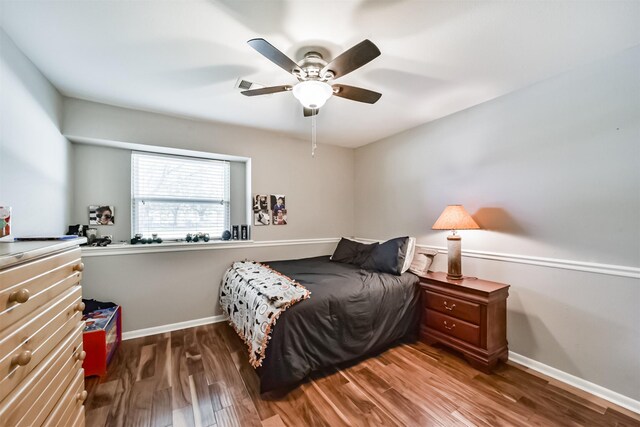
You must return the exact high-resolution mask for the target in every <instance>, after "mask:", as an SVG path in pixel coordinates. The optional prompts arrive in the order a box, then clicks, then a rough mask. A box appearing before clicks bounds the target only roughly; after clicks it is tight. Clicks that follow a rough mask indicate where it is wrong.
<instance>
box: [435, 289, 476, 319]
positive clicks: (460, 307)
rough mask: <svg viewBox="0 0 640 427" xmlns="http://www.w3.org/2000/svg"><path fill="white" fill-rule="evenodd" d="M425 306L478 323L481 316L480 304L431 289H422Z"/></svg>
mask: <svg viewBox="0 0 640 427" xmlns="http://www.w3.org/2000/svg"><path fill="white" fill-rule="evenodd" d="M424 298H425V303H424V304H425V307H426V308H430V309H433V310H436V311H439V312H441V313H444V314H446V315H448V316H452V317H455V318H457V319H462V320H466V321H467V322H471V323H473V324H476V325H479V324H480V319H481V316H482V313H481V307H480V304H475V303H472V302H469V301H464V300H461V299H459V298H454V297H450V296H447V295H443V294H439V293H437V292H432V291H424Z"/></svg>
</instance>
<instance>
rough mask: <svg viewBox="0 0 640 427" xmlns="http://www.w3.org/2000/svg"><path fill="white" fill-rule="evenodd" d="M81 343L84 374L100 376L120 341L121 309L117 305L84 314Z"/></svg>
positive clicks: (104, 371) (105, 369) (105, 370)
mask: <svg viewBox="0 0 640 427" xmlns="http://www.w3.org/2000/svg"><path fill="white" fill-rule="evenodd" d="M83 320H85V321H86V325H85V328H84V333H83V334H82V345H83V347H84V351H85V352H86V353H87V357H86V358H85V359H84V362H83V363H82V367H83V368H84V376H85V377H88V376H91V375H99V376H102V375H104V374H105V373H106V372H107V365H108V364H109V362H110V361H111V358H112V357H113V355H114V354H115V352H116V349H117V348H118V345H119V344H120V341H122V309H121V308H120V306H119V305H117V306H115V307H111V308H105V309H101V310H96V311H92V312H91V313H89V314H87V315H85V316H84V317H83Z"/></svg>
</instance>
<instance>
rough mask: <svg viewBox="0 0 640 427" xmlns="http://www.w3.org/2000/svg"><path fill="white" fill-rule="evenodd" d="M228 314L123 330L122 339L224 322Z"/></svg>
mask: <svg viewBox="0 0 640 427" xmlns="http://www.w3.org/2000/svg"><path fill="white" fill-rule="evenodd" d="M225 320H227V316H225V315H224V314H219V315H217V316H211V317H203V318H202V319H193V320H187V321H185V322H178V323H170V324H168V325H161V326H154V327H152V328H145V329H136V330H135V331H129V332H123V333H122V340H123V341H126V340H131V339H134V338H141V337H147V336H149V335H156V334H163V333H165V332H171V331H177V330H180V329H186V328H193V327H194V326H202V325H209V324H211V323H218V322H224V321H225Z"/></svg>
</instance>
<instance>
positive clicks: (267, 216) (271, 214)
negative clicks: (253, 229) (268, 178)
mask: <svg viewBox="0 0 640 427" xmlns="http://www.w3.org/2000/svg"><path fill="white" fill-rule="evenodd" d="M285 200H286V198H285V195H284V194H271V195H270V196H269V195H267V194H256V195H255V196H254V198H253V223H254V225H255V226H261V225H286V224H287V208H286V204H285Z"/></svg>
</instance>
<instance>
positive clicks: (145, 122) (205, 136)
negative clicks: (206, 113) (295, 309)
mask: <svg viewBox="0 0 640 427" xmlns="http://www.w3.org/2000/svg"><path fill="white" fill-rule="evenodd" d="M64 110H65V115H64V123H63V133H64V134H65V135H66V136H67V137H68V138H69V139H71V140H72V141H73V140H76V141H77V140H92V141H101V140H102V141H108V142H112V141H120V142H128V143H136V144H146V145H154V146H163V147H175V148H182V149H188V150H197V151H205V152H210V153H219V154H228V155H235V156H242V157H250V158H251V161H252V164H251V169H252V170H251V176H252V182H251V185H252V191H253V193H254V194H255V193H260V194H285V195H286V196H287V210H288V213H287V216H288V224H287V225H286V226H267V227H253V228H252V234H253V239H254V240H278V239H298V238H313V237H335V236H340V235H351V234H352V233H353V206H354V202H353V193H354V172H353V162H354V150H352V149H349V148H342V147H336V146H330V145H320V146H319V147H318V150H317V152H316V157H315V158H312V157H311V151H310V142H309V141H300V140H295V139H291V138H288V137H284V136H281V135H278V134H274V133H269V132H266V131H262V130H255V129H249V128H243V127H237V126H230V125H223V124H217V123H212V122H203V121H195V120H187V119H182V118H177V117H171V116H166V115H162V114H155V113H148V112H143V111H139V110H131V109H126V108H118V107H113V106H108V105H104V104H97V103H93V102H88V101H81V100H78V99H69V98H66V99H65V100H64ZM296 118H297V117H296ZM117 168H119V166H115V165H114V166H113V170H114V171H117ZM123 179H124V178H123ZM127 179H128V178H127ZM77 181H78V180H76V182H77ZM80 185H87V184H86V183H81V184H80ZM328 207H337V208H336V209H333V210H332V212H331V218H332V219H331V221H327V220H326V218H327V209H328ZM83 209H86V207H85V208H83ZM116 209H117V207H116ZM119 216H120V215H119Z"/></svg>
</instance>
